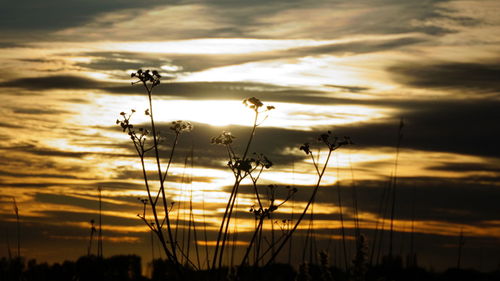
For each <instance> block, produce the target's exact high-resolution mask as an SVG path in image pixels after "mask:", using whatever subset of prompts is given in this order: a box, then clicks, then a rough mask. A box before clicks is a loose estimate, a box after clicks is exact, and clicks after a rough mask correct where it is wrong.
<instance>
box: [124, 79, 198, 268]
mask: <svg viewBox="0 0 500 281" xmlns="http://www.w3.org/2000/svg"><path fill="white" fill-rule="evenodd" d="M130 77H131V78H136V79H137V80H136V81H134V82H132V83H131V84H132V85H136V84H140V85H142V86H143V88H144V89H145V90H146V93H147V97H148V101H149V107H148V108H147V109H145V110H144V115H145V116H148V117H149V120H150V126H151V127H150V128H149V129H148V128H139V129H136V128H135V127H134V125H133V124H132V123H131V118H132V116H133V114H134V113H135V112H136V111H135V110H134V109H132V110H131V111H130V113H125V112H121V113H120V117H121V118H119V119H117V120H116V124H117V125H119V126H120V127H121V128H122V131H123V132H126V133H127V134H128V135H129V136H130V139H131V140H132V142H133V144H134V148H135V150H136V152H137V156H138V157H139V159H140V162H141V166H142V173H143V178H144V185H145V188H146V192H147V198H144V199H142V198H141V199H139V200H140V201H141V203H142V204H143V206H142V207H143V208H142V214H138V217H139V218H140V219H141V220H142V221H143V222H144V223H145V224H146V225H147V226H148V227H149V228H150V230H151V231H152V232H153V233H154V234H155V235H156V236H157V237H158V240H159V241H160V243H161V246H162V248H163V250H164V252H165V254H166V255H167V257H168V259H169V260H170V261H171V262H172V263H173V265H174V267H175V268H176V270H177V272H178V274H179V275H180V276H182V270H181V267H182V266H181V264H180V263H179V260H178V254H179V253H180V254H181V255H182V256H184V257H186V254H185V253H183V252H182V249H179V248H178V247H177V241H175V240H174V239H173V235H172V224H171V221H170V216H169V213H170V211H171V210H172V207H173V202H170V204H169V202H168V198H167V196H166V192H165V189H166V186H165V185H166V183H165V181H166V179H167V177H168V171H169V168H170V166H171V164H172V159H173V157H174V153H175V148H176V145H177V142H178V139H179V135H180V134H181V133H184V132H190V131H191V130H192V129H193V125H192V124H191V123H189V122H187V121H182V120H178V121H173V122H172V123H171V126H170V130H171V131H173V133H174V140H173V141H172V145H171V149H170V154H169V156H168V158H167V160H168V161H167V164H166V166H165V167H163V166H164V165H162V163H161V160H160V151H159V143H160V140H161V138H162V136H161V134H160V132H158V131H157V130H156V124H155V119H154V114H153V113H154V111H153V102H152V91H153V88H154V87H156V86H158V85H159V84H160V79H161V75H160V74H159V73H158V71H156V70H153V71H151V70H145V71H143V70H142V69H139V70H137V71H136V72H134V73H132V74H131V75H130ZM150 151H152V152H153V155H152V156H153V158H154V159H155V160H156V167H157V173H158V183H159V187H158V188H154V187H153V183H152V180H150V175H148V173H147V171H146V166H145V158H146V157H147V156H148V152H150ZM169 205H170V208H169V207H168V206H169ZM148 206H149V208H148ZM148 211H151V213H152V220H149V219H148V215H147V212H148ZM161 213H163V214H161ZM149 217H150V216H149ZM165 230H166V235H165ZM187 261H188V264H189V265H190V266H193V268H197V267H196V266H195V265H194V264H193V263H192V262H191V261H190V260H189V259H187Z"/></svg>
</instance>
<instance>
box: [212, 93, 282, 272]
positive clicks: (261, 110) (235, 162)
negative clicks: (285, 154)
mask: <svg viewBox="0 0 500 281" xmlns="http://www.w3.org/2000/svg"><path fill="white" fill-rule="evenodd" d="M243 104H244V105H245V106H247V107H248V108H249V109H251V110H252V111H253V112H254V120H253V125H252V129H251V132H250V136H249V138H248V141H247V143H246V146H245V150H244V151H243V153H242V154H241V156H240V155H238V154H237V153H236V152H235V151H234V149H233V147H232V143H233V140H234V139H235V137H234V136H233V135H232V134H231V133H230V132H227V131H224V132H222V134H221V135H219V136H217V137H214V138H212V144H219V145H224V146H225V147H226V151H227V154H228V162H227V166H228V167H229V168H230V170H231V171H232V173H233V175H234V184H233V188H232V190H231V194H230V196H229V200H228V202H227V204H226V208H225V211H224V215H223V217H222V222H221V225H220V228H219V231H218V234H217V242H216V245H215V249H214V256H213V260H212V269H215V268H216V267H218V268H221V267H222V260H223V256H224V248H225V245H226V242H227V240H228V233H229V223H230V220H231V216H232V214H233V209H234V205H235V202H236V198H237V196H238V188H239V186H240V183H241V181H242V180H243V179H245V178H247V177H250V178H252V179H253V181H254V180H255V181H254V182H256V181H257V180H258V177H259V176H260V174H261V173H262V170H263V169H264V168H266V169H269V168H270V167H271V166H272V162H271V161H269V159H267V157H266V156H264V155H263V154H260V155H257V154H254V155H255V156H256V157H248V153H249V149H250V146H251V144H252V141H253V138H254V136H255V131H256V129H257V127H258V126H259V125H260V124H262V122H264V120H266V119H267V117H268V114H267V113H268V112H269V111H270V110H273V109H274V106H265V107H264V104H263V103H262V102H261V101H260V100H259V99H257V98H255V97H251V98H247V99H245V100H243ZM262 115H264V117H261V116H262ZM259 117H261V118H260V119H259ZM255 171H259V172H258V176H256V177H253V176H252V173H253V172H255ZM256 194H257V196H258V193H256Z"/></svg>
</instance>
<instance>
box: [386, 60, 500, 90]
mask: <svg viewBox="0 0 500 281" xmlns="http://www.w3.org/2000/svg"><path fill="white" fill-rule="evenodd" d="M388 70H389V72H391V73H392V75H393V78H394V80H395V81H396V82H398V83H401V84H404V85H408V86H412V87H417V88H423V89H428V88H437V89H445V90H453V91H456V92H460V93H461V92H464V91H466V92H469V93H471V94H473V95H478V94H484V93H490V94H495V95H497V96H498V93H499V92H500V82H499V80H498V77H500V63H488V62H484V63H459V62H454V63H435V64H432V63H430V64H415V63H402V64H399V65H395V66H392V67H390V68H389V69H388Z"/></svg>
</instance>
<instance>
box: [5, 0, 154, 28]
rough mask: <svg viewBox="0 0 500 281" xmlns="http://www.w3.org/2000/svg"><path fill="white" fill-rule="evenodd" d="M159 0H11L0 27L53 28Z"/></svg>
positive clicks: (82, 22)
mask: <svg viewBox="0 0 500 281" xmlns="http://www.w3.org/2000/svg"><path fill="white" fill-rule="evenodd" d="M160 3H161V2H160V1H148V2H144V3H139V2H137V1H132V0H118V1H112V2H101V1H93V0H92V1H85V0H75V1H64V0H54V1H50V2H39V1H36V0H28V1H24V2H22V3H21V2H19V3H18V2H11V3H9V4H8V5H4V7H3V9H2V10H1V11H0V27H1V29H2V30H9V31H10V30H26V31H31V30H33V29H37V30H55V29H61V28H67V27H73V26H77V25H80V24H84V23H86V22H88V21H90V20H92V19H94V17H95V16H97V15H99V14H102V13H106V12H111V11H118V10H122V9H127V8H138V9H146V8H152V7H154V6H156V5H158V4H160Z"/></svg>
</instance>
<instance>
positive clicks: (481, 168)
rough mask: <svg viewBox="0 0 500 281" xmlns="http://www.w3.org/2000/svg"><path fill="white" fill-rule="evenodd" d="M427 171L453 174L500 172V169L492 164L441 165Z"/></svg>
mask: <svg viewBox="0 0 500 281" xmlns="http://www.w3.org/2000/svg"><path fill="white" fill-rule="evenodd" d="M427 169H432V170H437V171H454V172H495V173H499V172H500V167H499V166H495V165H493V164H487V163H484V164H481V163H443V164H440V165H437V166H431V167H428V168H427Z"/></svg>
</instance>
